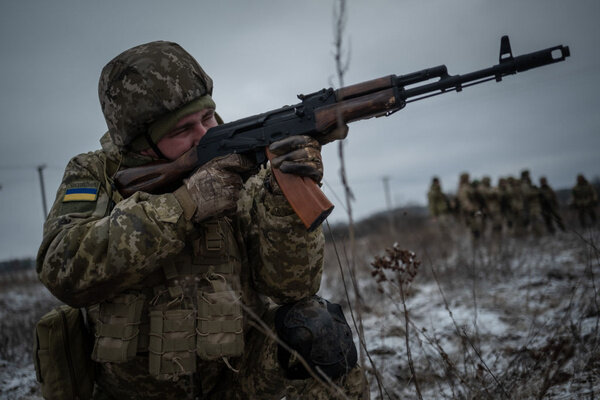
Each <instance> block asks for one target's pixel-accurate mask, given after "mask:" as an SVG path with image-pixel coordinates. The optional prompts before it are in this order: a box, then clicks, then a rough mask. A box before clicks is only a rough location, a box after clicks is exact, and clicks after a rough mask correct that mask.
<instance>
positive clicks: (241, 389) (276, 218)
mask: <svg viewBox="0 0 600 400" xmlns="http://www.w3.org/2000/svg"><path fill="white" fill-rule="evenodd" d="M153 45H154V48H153V49H154V50H156V48H157V47H158V48H159V49H160V51H161V52H162V54H163V55H164V57H163V58H162V59H161V64H160V65H159V66H157V65H152V68H154V70H155V71H156V70H158V71H159V72H162V73H163V74H161V73H155V74H153V75H152V77H151V78H150V81H144V79H145V78H148V77H149V74H146V75H145V76H144V74H137V73H136V71H135V70H132V69H129V68H127V62H123V58H124V57H121V58H120V59H119V58H115V60H113V61H111V63H109V65H111V64H112V65H113V67H115V68H113V69H112V70H111V69H108V70H105V71H103V75H102V77H101V81H100V89H99V92H100V98H101V103H102V106H103V111H104V112H105V116H106V119H107V123H108V126H109V132H108V133H107V134H105V135H104V136H103V137H102V139H101V141H100V143H101V145H102V149H101V150H98V151H95V152H90V153H86V154H80V155H78V156H76V157H74V158H73V159H71V161H70V162H69V164H68V165H67V167H66V170H65V173H64V177H63V180H62V183H61V185H60V187H59V188H58V191H57V195H56V200H55V202H54V205H53V207H52V209H51V211H50V213H49V215H48V218H47V220H46V223H45V225H44V237H43V241H42V244H41V246H40V250H39V253H38V257H37V272H38V275H39V278H40V280H41V281H42V282H43V283H44V284H45V285H46V286H47V287H48V289H49V290H50V291H51V292H52V293H53V294H54V295H55V296H56V297H57V298H58V299H60V300H62V301H63V302H65V303H67V304H69V305H71V306H73V307H83V308H85V310H86V311H87V314H88V317H89V318H88V320H89V328H90V330H91V331H92V332H93V333H94V336H95V343H94V351H93V354H92V358H93V359H94V360H95V361H96V362H97V368H96V370H97V372H96V390H95V392H94V397H95V398H98V399H109V398H110V399H125V398H127V399H137V398H140V399H141V398H143V399H154V398H155V399H183V398H198V397H202V398H227V399H229V398H232V399H244V398H261V399H279V398H281V397H282V396H283V395H285V393H286V392H289V393H305V392H306V393H314V395H313V397H314V398H320V397H319V396H325V395H323V393H327V391H326V390H325V389H324V388H323V387H322V385H320V384H319V382H316V381H314V380H313V379H307V380H302V381H290V380H288V379H286V378H285V372H284V371H283V370H282V369H281V367H280V366H279V363H278V361H277V343H276V342H275V341H274V340H273V339H271V338H270V337H269V336H266V335H265V334H264V333H262V332H261V330H260V329H257V328H255V326H256V325H257V321H258V318H262V320H263V321H264V322H265V323H266V324H267V326H268V327H269V328H270V329H273V321H272V319H273V312H274V307H275V305H276V304H284V303H289V302H294V301H297V300H299V299H302V298H305V297H307V296H310V295H313V294H314V293H316V292H317V291H318V289H319V285H320V280H321V273H322V262H323V249H324V238H323V233H322V230H321V229H320V228H319V229H317V230H315V231H314V232H310V233H309V232H307V231H306V229H305V228H304V225H303V224H302V223H301V221H300V220H299V219H298V217H297V216H296V215H295V214H294V212H293V210H292V209H291V207H290V206H289V204H288V202H287V200H286V199H285V198H284V197H283V195H282V194H280V193H278V191H277V190H272V189H271V187H270V186H265V184H264V183H265V182H267V181H270V174H271V172H270V169H269V168H262V169H261V170H260V171H259V172H258V173H257V174H256V175H254V176H252V177H251V178H250V179H248V180H247V181H246V183H245V185H244V187H243V189H242V191H241V193H240V197H239V200H238V202H237V211H236V212H235V213H234V214H233V215H228V216H218V215H217V216H215V217H213V218H210V219H208V220H205V221H202V222H199V223H195V222H192V214H193V212H194V207H195V206H194V205H192V204H190V199H189V197H186V196H184V195H183V194H182V193H181V192H180V191H178V190H176V191H174V192H169V193H164V194H156V195H153V194H147V193H144V192H136V193H135V194H134V195H132V196H131V197H129V198H127V199H123V198H122V197H121V196H120V194H119V193H118V192H117V191H116V190H114V189H113V187H114V185H113V182H112V178H111V177H112V176H113V175H114V173H115V172H116V171H117V170H120V169H125V168H128V167H132V166H138V165H143V164H146V163H148V162H150V161H152V159H151V158H150V157H147V156H142V155H140V154H139V152H138V151H130V149H131V148H133V147H134V146H137V145H139V143H138V144H135V141H136V138H137V137H139V136H140V135H143V134H145V132H146V131H147V130H148V124H141V123H139V121H143V120H148V119H151V118H154V116H155V115H165V114H168V113H172V112H174V111H176V110H178V109H179V108H180V107H181V106H182V105H184V104H188V103H190V102H193V101H196V100H197V99H205V100H206V96H208V95H210V92H211V89H212V81H210V78H209V77H208V75H206V74H205V73H204V71H202V69H201V68H200V66H199V65H197V63H195V60H193V59H191V60H193V63H195V65H194V64H193V63H192V61H190V60H189V59H186V58H187V57H189V58H191V56H189V55H188V54H187V53H186V52H185V51H184V50H183V49H181V48H180V47H179V46H177V45H175V44H172V43H167V42H155V43H154V44H153ZM150 48H151V49H150V50H149V48H148V45H142V46H138V47H136V48H133V49H130V50H129V51H128V52H126V53H123V54H124V55H128V56H130V57H131V56H133V57H134V58H136V57H137V59H141V60H142V61H143V62H148V63H150V64H152V60H151V59H150V58H148V57H145V56H146V55H148V54H149V53H148V52H150V51H151V50H152V46H150ZM190 63H192V65H191V68H188V67H189V65H190ZM152 68H151V69H152ZM182 68H183V69H184V70H185V72H183V73H181V74H180V72H181V71H182ZM127 74H129V75H127ZM186 74H187V75H186ZM124 75H125V78H123V76H124ZM173 75H176V76H173ZM112 79H120V80H121V81H122V82H123V86H122V87H121V88H120V90H122V92H123V93H116V92H115V91H114V87H113V89H112V91H111V90H108V89H106V88H107V87H109V86H110V85H107V82H109V81H110V80H112ZM198 82H202V83H203V84H199V83H198ZM207 87H208V89H207ZM149 88H151V89H149ZM145 91H148V92H149V91H152V92H153V93H159V94H160V95H161V97H162V98H164V99H168V100H165V101H164V102H153V101H150V100H149V101H148V102H146V103H144V102H143V101H142V102H140V101H137V99H138V97H139V94H140V93H142V92H145ZM136 93H137V95H136ZM145 94H146V93H144V95H145ZM119 95H121V96H123V95H125V96H131V99H132V102H131V103H128V102H126V103H122V102H118V101H115V100H114V99H115V98H118V96H119ZM136 121H137V122H136ZM151 135H152V133H151ZM152 139H154V140H156V139H157V138H156V137H153V138H152ZM142 145H143V144H142ZM253 326H254V327H253ZM362 379H363V377H362V374H361V373H360V369H359V368H358V367H355V368H354V370H352V371H351V373H349V374H348V375H347V376H345V377H342V378H341V379H339V380H338V382H337V383H339V384H341V385H343V388H344V390H345V391H346V393H347V395H348V396H349V397H350V398H360V396H361V393H362V385H363V384H364V382H363V380H362Z"/></svg>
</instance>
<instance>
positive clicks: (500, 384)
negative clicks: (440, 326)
mask: <svg viewBox="0 0 600 400" xmlns="http://www.w3.org/2000/svg"><path fill="white" fill-rule="evenodd" d="M431 273H432V275H433V278H434V279H435V282H436V284H437V288H438V290H439V291H440V295H441V296H442V300H443V301H444V307H445V308H446V311H448V315H450V319H451V320H452V323H453V324H454V328H455V329H456V333H457V334H458V335H459V336H460V337H461V338H463V340H466V341H467V343H469V346H470V347H471V348H472V349H473V351H474V352H475V354H476V355H477V358H479V361H480V362H481V364H482V365H483V366H484V368H485V369H486V371H487V372H488V374H490V376H491V377H492V378H493V379H494V381H495V382H496V384H497V385H498V387H499V388H500V390H501V391H502V394H503V395H504V396H505V397H506V398H507V399H510V396H509V395H508V393H507V392H506V390H505V389H504V386H503V385H502V383H500V381H499V380H498V378H496V375H494V373H493V372H492V371H491V370H490V368H489V367H488V366H487V364H486V362H485V361H484V359H483V357H482V356H481V354H480V353H479V351H477V349H476V348H475V345H474V344H473V342H472V341H471V339H470V338H469V336H468V335H467V333H466V332H465V331H464V329H462V330H461V329H460V328H459V327H458V324H457V323H456V320H455V319H454V315H453V314H452V311H451V310H450V305H449V304H448V300H447V299H446V296H445V295H444V291H443V290H442V286H441V284H440V281H439V279H438V276H437V273H436V272H435V269H434V268H433V266H432V267H431ZM486 392H487V390H486Z"/></svg>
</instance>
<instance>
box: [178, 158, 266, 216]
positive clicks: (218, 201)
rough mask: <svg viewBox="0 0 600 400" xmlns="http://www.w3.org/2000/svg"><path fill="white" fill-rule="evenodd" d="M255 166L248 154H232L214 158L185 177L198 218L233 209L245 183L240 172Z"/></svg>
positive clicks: (232, 210) (223, 213) (231, 211)
mask: <svg viewBox="0 0 600 400" xmlns="http://www.w3.org/2000/svg"><path fill="white" fill-rule="evenodd" d="M253 168H254V164H253V163H252V161H250V159H248V158H247V157H245V156H243V155H240V154H230V155H228V156H224V157H218V158H215V159H213V160H211V161H209V162H207V163H206V164H204V165H203V166H202V167H200V168H198V169H197V170H196V171H195V172H194V173H193V174H192V175H191V176H190V177H189V178H187V179H184V181H183V182H184V185H185V186H186V188H187V190H188V192H189V194H190V197H191V198H192V200H193V201H194V203H196V207H197V208H196V211H195V212H194V215H193V217H192V220H193V221H195V222H200V221H203V220H205V219H207V218H210V217H214V216H219V215H227V214H231V213H234V212H235V210H236V207H237V200H238V197H239V193H240V190H241V189H242V186H243V180H242V177H241V176H240V174H242V173H245V172H248V171H250V170H252V169H253Z"/></svg>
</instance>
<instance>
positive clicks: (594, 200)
mask: <svg viewBox="0 0 600 400" xmlns="http://www.w3.org/2000/svg"><path fill="white" fill-rule="evenodd" d="M571 195H572V204H573V205H574V206H575V207H594V206H596V205H597V204H598V195H597V194H596V191H595V190H594V187H593V186H592V185H591V184H590V183H589V182H586V183H583V184H580V183H578V184H577V185H575V186H574V187H573V189H572V190H571Z"/></svg>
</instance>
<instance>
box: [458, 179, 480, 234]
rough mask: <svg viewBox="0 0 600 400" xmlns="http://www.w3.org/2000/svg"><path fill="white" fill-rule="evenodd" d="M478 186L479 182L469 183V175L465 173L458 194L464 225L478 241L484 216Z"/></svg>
mask: <svg viewBox="0 0 600 400" xmlns="http://www.w3.org/2000/svg"><path fill="white" fill-rule="evenodd" d="M478 184H479V183H478V182H477V181H473V182H471V183H469V175H468V174H467V173H463V174H461V176H460V180H459V186H458V191H457V193H456V196H457V199H458V204H459V208H460V214H461V216H462V218H463V221H464V224H465V225H466V226H467V228H469V230H470V231H471V234H472V235H473V237H474V238H476V239H477V238H479V237H480V236H481V233H482V230H483V214H482V212H481V202H480V196H479V194H478V192H477V186H478Z"/></svg>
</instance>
